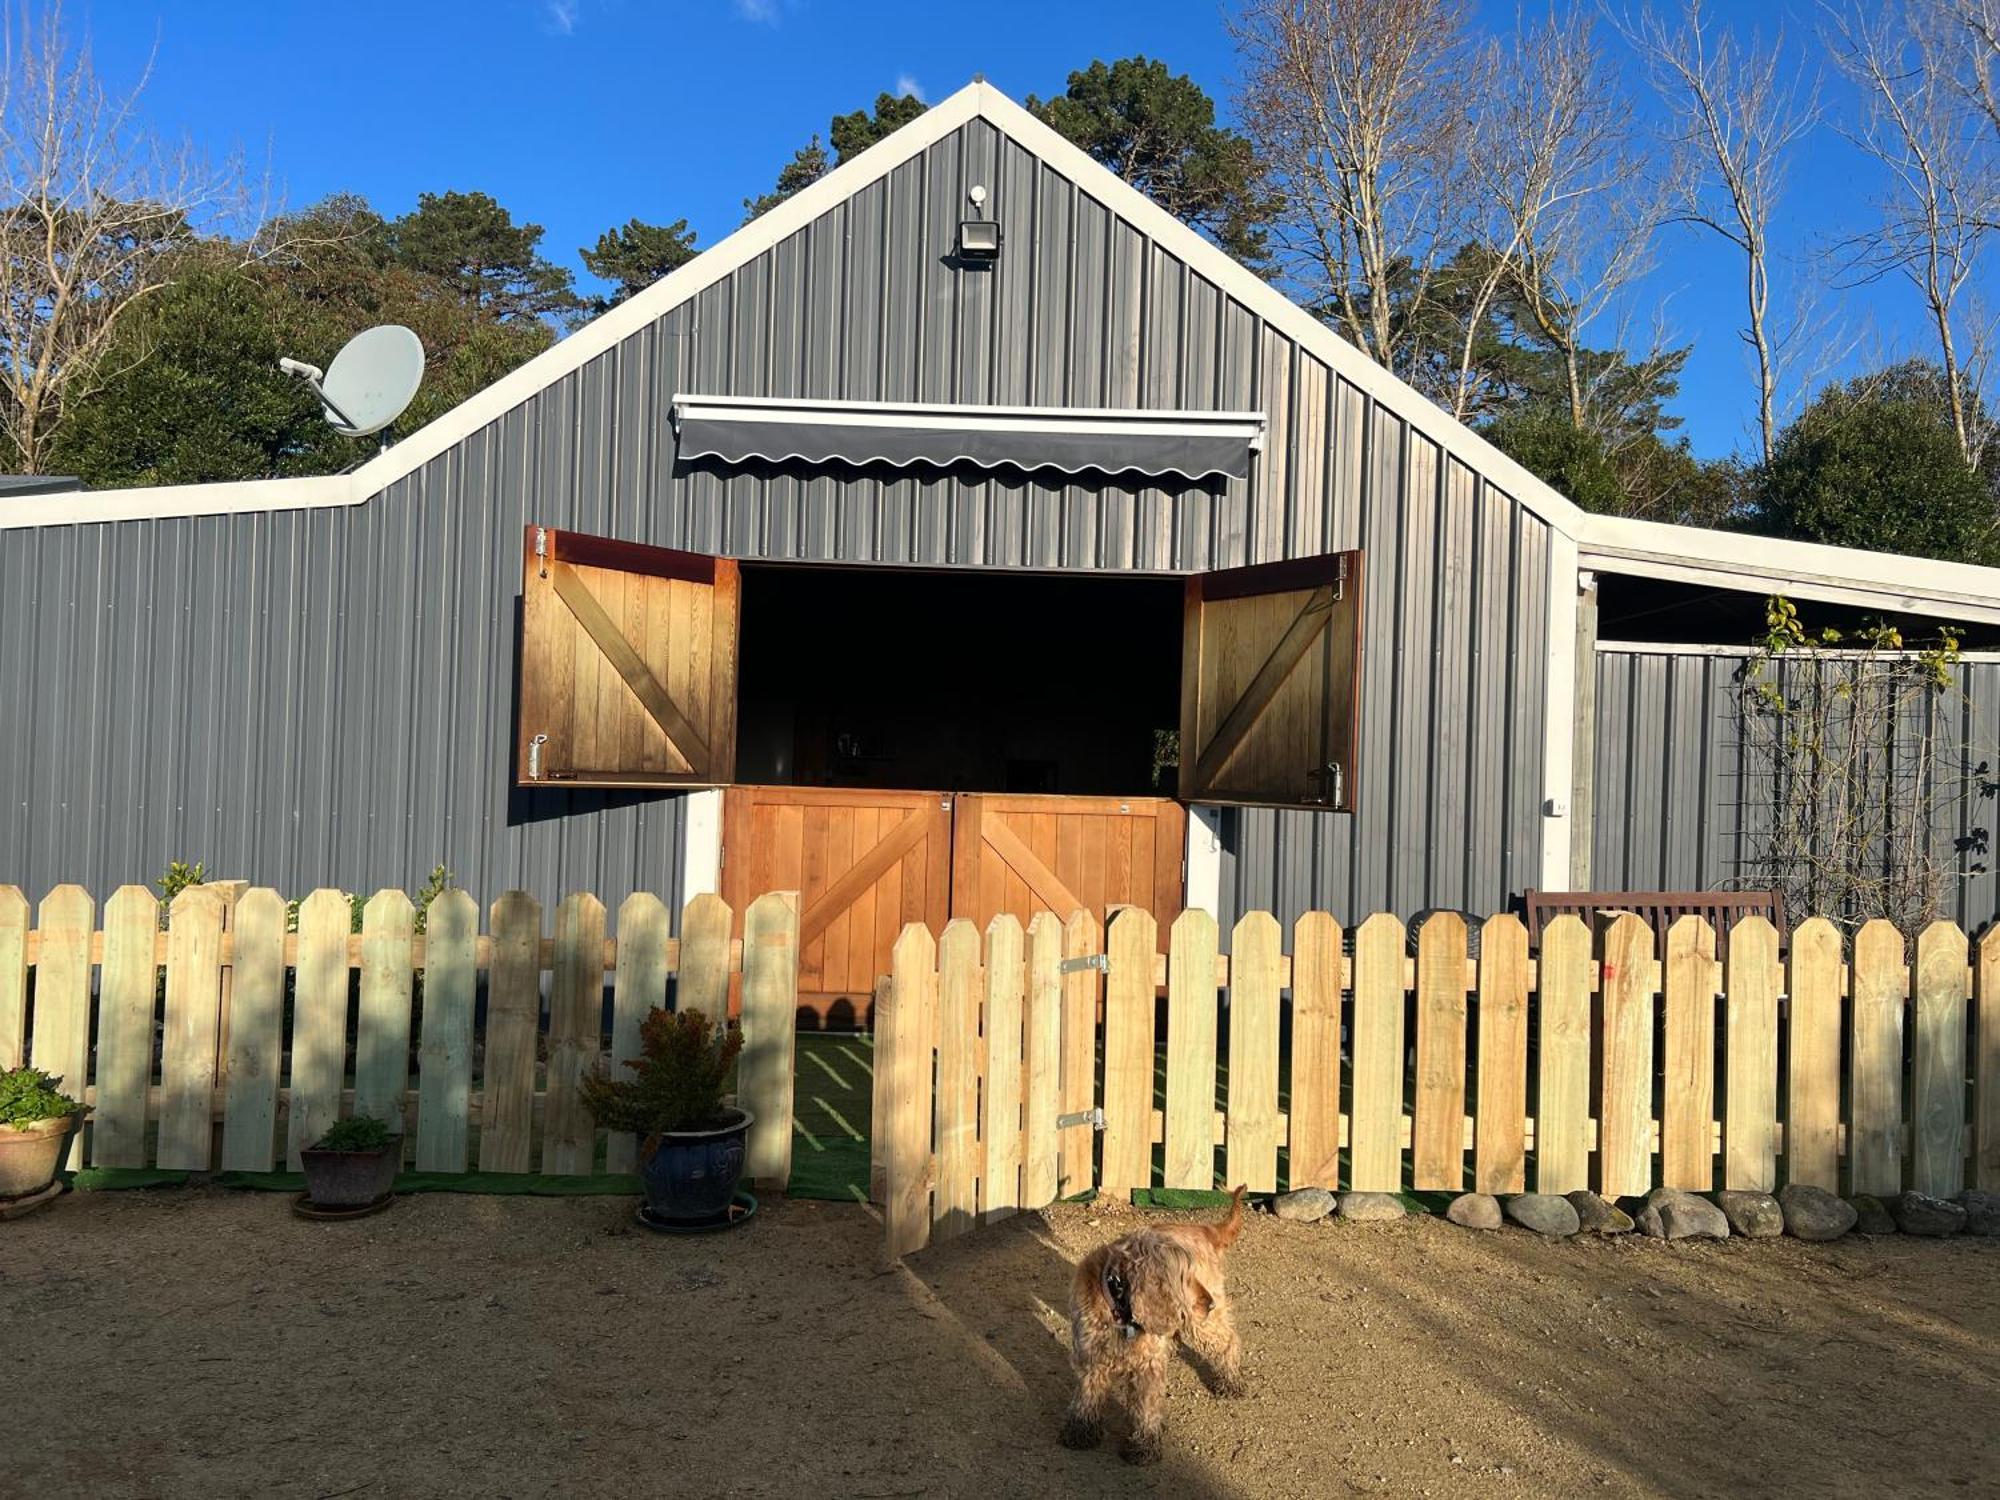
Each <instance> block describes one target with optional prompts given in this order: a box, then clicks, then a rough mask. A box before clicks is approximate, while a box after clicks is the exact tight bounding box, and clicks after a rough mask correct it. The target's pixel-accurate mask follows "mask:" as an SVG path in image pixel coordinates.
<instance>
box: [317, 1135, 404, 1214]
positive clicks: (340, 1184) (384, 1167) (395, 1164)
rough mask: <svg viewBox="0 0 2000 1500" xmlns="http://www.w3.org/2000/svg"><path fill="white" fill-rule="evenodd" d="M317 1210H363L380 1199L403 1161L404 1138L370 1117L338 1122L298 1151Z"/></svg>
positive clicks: (393, 1179) (392, 1185)
mask: <svg viewBox="0 0 2000 1500" xmlns="http://www.w3.org/2000/svg"><path fill="white" fill-rule="evenodd" d="M299 1165H300V1166H301V1167H303V1168H304V1169H305V1174H306V1196H307V1197H308V1198H309V1199H311V1200H312V1204H313V1207H315V1208H365V1207H367V1206H368V1205H369V1204H371V1203H374V1202H376V1201H377V1200H379V1199H381V1198H384V1197H386V1196H387V1195H388V1193H389V1190H390V1189H391V1188H392V1187H394V1186H395V1184H396V1173H397V1171H398V1170H399V1169H400V1168H401V1167H402V1165H403V1138H402V1136H400V1135H398V1134H397V1133H395V1132H394V1131H392V1130H390V1129H389V1127H388V1125H387V1124H385V1123H384V1122H383V1121H381V1120H378V1119H376V1118H375V1116H373V1115H356V1116H355V1117H354V1118H353V1119H351V1120H341V1121H338V1122H336V1123H335V1124H334V1126H333V1127H332V1128H331V1129H330V1130H328V1131H327V1133H326V1134H325V1135H323V1136H321V1137H320V1138H319V1139H318V1140H317V1141H315V1142H314V1143H313V1144H312V1145H310V1146H308V1147H307V1148H306V1149H305V1150H303V1151H301V1152H300V1153H299Z"/></svg>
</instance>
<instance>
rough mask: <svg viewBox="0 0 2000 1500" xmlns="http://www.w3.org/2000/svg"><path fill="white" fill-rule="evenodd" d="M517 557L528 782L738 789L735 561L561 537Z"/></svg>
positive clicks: (534, 540) (546, 533)
mask: <svg viewBox="0 0 2000 1500" xmlns="http://www.w3.org/2000/svg"><path fill="white" fill-rule="evenodd" d="M521 550H522V559H521V653H520V663H519V671H520V703H521V713H520V726H519V741H518V743H517V745H516V747H515V751H516V755H515V767H516V780H517V781H518V782H519V784H520V785H522V786H548V785H555V786H601V787H621V786H622V787H629V786H721V785H724V784H726V783H728V782H730V781H733V780H734V779H735V775H736V634H737V623H738V621H737V615H738V601H739V599H740V592H741V591H740V589H739V586H738V580H737V569H736V564H735V563H733V562H731V561H730V560H729V559H728V558H723V557H710V556H708V555H706V554H705V553H699V552H676V551H674V550H672V549H671V548H667V547H643V546H640V545H639V544H638V543H636V542H619V541H613V540H611V539H610V538H608V537H599V536H586V535H585V534H583V533H582V532H577V531H558V530H557V529H556V528H555V527H553V526H530V527H528V529H527V533H526V536H525V538H524V541H523V544H522V549H521Z"/></svg>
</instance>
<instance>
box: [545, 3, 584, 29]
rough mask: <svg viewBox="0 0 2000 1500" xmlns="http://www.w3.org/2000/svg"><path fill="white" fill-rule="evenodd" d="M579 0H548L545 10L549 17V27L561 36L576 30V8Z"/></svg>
mask: <svg viewBox="0 0 2000 1500" xmlns="http://www.w3.org/2000/svg"><path fill="white" fill-rule="evenodd" d="M577 4H578V0H546V4H544V5H543V7H542V8H543V10H544V11H545V12H546V13H547V15H548V18H549V29H550V30H551V31H553V32H556V33H557V34H558V35H561V36H568V35H570V34H571V33H572V32H574V31H575V30H576V10H577Z"/></svg>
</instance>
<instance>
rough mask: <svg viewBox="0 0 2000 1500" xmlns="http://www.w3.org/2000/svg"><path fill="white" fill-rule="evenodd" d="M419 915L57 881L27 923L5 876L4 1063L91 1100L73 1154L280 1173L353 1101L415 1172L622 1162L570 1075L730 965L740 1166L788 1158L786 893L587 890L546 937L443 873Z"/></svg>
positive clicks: (618, 1166) (586, 1168)
mask: <svg viewBox="0 0 2000 1500" xmlns="http://www.w3.org/2000/svg"><path fill="white" fill-rule="evenodd" d="M424 915H425V918H426V921H425V924H424V925H425V928H426V930H425V931H424V932H422V933H419V932H418V931H417V930H416V929H417V926H418V922H417V911H416V908H415V907H414V906H413V905H412V903H411V901H410V899H409V897H408V896H406V895H405V894H403V893H402V892H401V891H382V892H379V893H378V894H377V895H376V896H374V897H373V898H372V899H371V900H370V901H369V902H368V903H367V905H366V907H365V908H364V909H363V913H362V917H361V929H360V931H359V932H358V933H357V932H354V931H353V930H352V927H353V916H352V907H351V904H350V902H349V899H348V897H347V896H346V895H345V894H343V893H342V892H340V891H335V890H320V891H315V892H313V893H312V894H311V895H310V896H307V897H306V898H305V899H304V900H303V901H301V902H300V903H299V905H298V908H297V917H296V930H288V929H290V928H292V926H293V922H292V919H291V917H290V914H289V913H288V909H287V907H286V904H285V901H284V898H283V897H282V896H280V895H279V894H278V892H276V891H274V890H270V889H266V888H259V889H245V888H244V887H243V885H242V884H241V883H240V882H232V883H226V884H223V885H208V886H193V887H190V888H188V889H187V890H185V891H183V892H182V893H181V894H180V895H179V896H177V897H176V898H175V900H174V903H173V905H172V908H171V910H170V913H169V919H168V922H167V926H166V928H165V930H164V931H162V930H161V927H160V903H159V901H158V899H157V898H156V897H155V896H154V895H153V893H152V892H151V891H150V890H148V889H147V888H146V887H144V886H137V885H129V886H124V887H121V888H120V889H119V890H118V891H117V892H116V893H114V894H113V895H112V896H111V898H110V899H109V900H108V901H106V902H105V903H104V907H103V912H102V926H101V927H100V926H99V925H98V916H99V913H98V911H97V908H96V906H95V903H94V902H93V900H92V898H91V896H90V893H89V892H88V891H85V890H84V889H83V888H82V887H80V886H74V885H66V886H58V887H57V888H56V889H55V890H53V891H51V892H50V893H49V894H48V896H47V897H46V898H45V899H44V900H43V901H42V903H41V905H40V907H39V908H38V909H36V910H35V911H34V912H33V913H32V917H33V922H32V925H31V923H30V917H31V912H30V909H29V905H28V902H27V900H26V898H25V897H24V896H23V895H22V893H21V892H20V891H19V890H18V889H16V888H14V887H12V886H0V1067H13V1066H16V1065H18V1064H19V1063H21V1062H23V1061H27V1062H31V1063H33V1064H34V1065H35V1066H36V1067H39V1068H42V1069H43V1070H45V1071H47V1072H50V1073H55V1074H59V1075H61V1076H62V1077H63V1079H64V1080H65V1087H66V1088H67V1089H68V1090H69V1091H70V1092H71V1093H72V1094H76V1095H78V1096H79V1097H81V1098H82V1099H83V1100H84V1102H86V1103H88V1104H89V1105H90V1106H91V1110H92V1113H91V1116H90V1120H89V1124H88V1127H87V1129H86V1131H85V1132H83V1133H82V1134H80V1135H79V1136H78V1137H77V1139H76V1140H75V1141H74V1142H73V1143H72V1147H71V1150H72V1160H71V1165H73V1166H80V1165H83V1164H84V1163H85V1162H86V1161H87V1162H88V1163H89V1164H90V1165H92V1166H102V1167H149V1166H157V1167H163V1168H169V1169H176V1170H190V1171H208V1170H210V1169H212V1168H214V1167H216V1166H217V1165H220V1167H222V1168H223V1169H224V1170H234V1171H253V1172H261V1171H268V1170H270V1169H271V1168H272V1167H273V1165H274V1164H275V1163H276V1162H277V1161H278V1160H279V1159H281V1158H282V1159H283V1160H284V1161H285V1162H286V1164H287V1165H288V1166H290V1167H292V1168H294V1169H296V1168H297V1166H298V1164H299V1152H300V1151H301V1150H302V1149H304V1148H305V1147H307V1146H309V1145H311V1144H312V1143H313V1141H315V1140H316V1139H318V1137H319V1136H320V1135H321V1134H322V1133H323V1132H324V1131H325V1129H326V1127H327V1126H328V1125H330V1124H332V1123H333V1122H334V1121H335V1120H336V1119H339V1118H340V1117H342V1116H343V1115H350V1114H372V1115H377V1116H381V1117H383V1118H385V1119H388V1120H390V1121H392V1122H394V1121H401V1122H402V1123H403V1126H404V1133H405V1140H406V1142H408V1143H409V1145H408V1147H407V1149H408V1150H409V1151H410V1153H411V1157H412V1160H413V1161H414V1164H415V1166H416V1167H417V1169H418V1170H419V1171H427V1172H463V1171H467V1170H469V1169H471V1168H472V1167H473V1166H475V1165H476V1166H477V1168H478V1169H479V1170H481V1171H489V1172H529V1171H534V1170H540V1171H542V1172H545V1173H562V1174H577V1173H581V1174H590V1173H595V1172H600V1171H601V1172H630V1171H632V1170H633V1169H634V1167H635V1165H636V1163H637V1143H636V1141H635V1140H634V1139H633V1138H632V1137H631V1136H629V1135H610V1136H608V1137H606V1136H605V1135H604V1133H603V1132H600V1131H598V1130H597V1129H596V1128H595V1126H594V1124H593V1122H592V1121H591V1119H590V1116H589V1115H588V1113H587V1112H585V1110H584V1108H583V1104H582V1100H581V1098H580V1096H579V1094H578V1091H577V1084H578V1083H579V1081H580V1080H581V1079H582V1077H583V1075H584V1074H585V1073H586V1072H587V1071H588V1070H589V1069H590V1068H591V1067H593V1066H594V1065H596V1064H597V1063H598V1062H600V1061H608V1062H609V1063H610V1064H612V1065H613V1066H615V1065H617V1064H619V1063H622V1062H623V1061H625V1060H626V1059H628V1058H631V1057H635V1056H637V1055H638V1051H639V1024H640V1022H641V1021H642V1020H644V1018H645V1015H646V1012H647V1011H648V1010H649V1009H650V1008H651V1007H653V1006H655V1005H665V1004H667V1002H668V995H669V987H670V986H671V987H672V990H673V994H674V1003H675V1005H676V1007H677V1008H679V1007H693V1008H698V1009H701V1010H703V1011H705V1012H706V1013H708V1014H709V1015H711V1016H717V1017H720V1016H722V1015H725V1014H726V1013H727V1012H728V1011H729V1008H730V1004H731V990H732V985H733V984H737V983H740V993H741V1012H742V1020H743V1030H744V1046H743V1052H742V1056H741V1060H740V1062H739V1063H738V1066H737V1098H738V1101H739V1102H740V1103H741V1104H743V1105H744V1106H745V1107H746V1108H748V1109H750V1110H751V1111H752V1112H753V1113H754V1114H755V1115H756V1117H757V1120H756V1124H755V1125H754V1126H753V1128H752V1131H751V1135H750V1140H749V1143H748V1163H747V1168H746V1170H747V1171H748V1172H749V1173H750V1175H751V1176H752V1177H754V1178H756V1179H758V1180H760V1181H766V1182H770V1181H775V1182H779V1183H782V1182H783V1181H784V1180H785V1178H786V1177H787V1176H788V1175H789V1173H790V1166H791V1141H792V1128H791V1100H792V1087H791V1085H792V1040H793V1030H794V1011H795V1005H796V996H797V986H798V947H799V944H798V929H799V914H798V898H797V895H796V894H795V893H792V892H772V893H771V894H768V895H765V896H761V897H759V898H758V899H757V900H755V901H753V902H752V903H751V904H750V905H749V907H748V908H747V909H746V910H745V913H744V926H743V936H742V938H741V939H732V936H731V933H732V931H733V923H734V914H733V913H732V912H731V910H730V908H729V907H728V906H727V905H726V904H725V903H724V902H723V901H722V900H721V899H720V898H718V897H715V896H697V897H695V898H694V899H693V900H692V901H690V902H689V903H688V904H687V907H686V909H685V911H684V912H683V913H682V917H681V926H680V936H679V937H674V936H671V935H670V921H669V915H668V912H667V909H666V907H665V906H664V905H663V904H662V903H661V902H660V901H659V899H658V898H657V897H654V896H651V895H646V894H640V895H634V896H632V897H629V898H628V899H627V900H626V901H625V902H624V904H623V905H621V906H620V907H619V909H618V913H617V924H616V934H615V936H611V935H607V933H606V926H607V923H606V913H605V910H604V906H603V904H602V903H601V902H600V901H598V899H597V898H596V897H595V896H592V895H589V894H584V893H579V894H576V895H571V896H568V897H566V898H564V900H563V901H562V902H561V903H560V904H558V906H557V907H556V908H555V911H554V913H553V928H552V930H550V929H545V927H544V922H543V912H542V908H541V904H540V903H539V902H538V901H536V900H535V898H534V897H532V896H530V895H528V894H526V893H525V892H522V891H509V892H507V893H506V894H504V895H502V896H501V897H499V899H497V900H496V901H495V902H494V903H493V905H492V907H491V909H490V912H489V914H488V919H487V925H486V931H485V932H484V933H481V932H480V930H479V928H480V913H479V909H478V907H477V906H476V905H475V904H474V902H473V899H472V897H471V896H470V895H468V894H467V893H466V892H464V891H446V892H444V893H443V894H442V895H440V896H438V897H437V898H436V899H435V900H433V901H432V902H431V903H430V905H429V907H428V908H427V910H426V912H425V914H424ZM544 976H547V982H546V997H545V985H544ZM607 976H609V977H610V984H609V1005H608V1015H609V1023H610V1024H609V1033H608V1038H607V1034H606V1029H605V1019H606V1015H607V984H606V979H607ZM482 990H483V995H482ZM482 1001H483V1003H482ZM350 1040H351V1043H352V1045H351V1049H350ZM607 1041H608V1045H607ZM475 1064H477V1065H475ZM475 1127H476V1143H477V1156H476V1160H475V1157H474V1154H473V1147H474V1141H475ZM600 1140H601V1141H602V1145H603V1152H602V1155H601V1157H600V1154H599V1150H598V1148H599V1144H600ZM537 1146H539V1153H538V1152H537Z"/></svg>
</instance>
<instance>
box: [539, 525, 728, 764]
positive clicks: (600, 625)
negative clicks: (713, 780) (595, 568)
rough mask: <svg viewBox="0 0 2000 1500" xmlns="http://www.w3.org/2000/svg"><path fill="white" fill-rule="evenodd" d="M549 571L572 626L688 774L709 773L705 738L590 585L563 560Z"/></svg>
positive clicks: (710, 757)
mask: <svg viewBox="0 0 2000 1500" xmlns="http://www.w3.org/2000/svg"><path fill="white" fill-rule="evenodd" d="M549 572H550V577H551V580H552V581H553V583H554V584H555V591H556V595H557V597H558V598H560V599H561V600H562V602H563V603H564V604H565V605H567V606H568V607H569V612H570V613H571V614H572V615H574V616H576V622H577V624H579V625H581V626H582V627H583V630H584V633H585V634H586V635H588V636H589V637H590V639H591V640H592V642H594V643H595V644H596V646H597V649H598V650H599V651H600V652H602V653H603V655H604V659H605V660H606V661H608V662H609V663H610V664H611V667H612V670H614V671H615V672H617V674H618V675H619V677H620V678H622V679H623V680H624V683H625V686H626V687H628V688H630V689H631V690H632V696H633V697H635V698H637V699H638V700H639V702H640V704H641V705H642V706H643V707H644V708H645V710H646V713H647V715H648V716H649V717H650V718H651V719H652V721H653V722H654V723H655V724H657V725H658V726H659V728H660V733H661V734H663V735H665V736H666V737H667V745H668V748H669V749H670V750H672V752H673V753H674V755H675V756H677V757H678V758H679V759H680V761H681V763H682V765H684V766H685V767H686V768H687V773H688V774H690V775H695V776H703V775H709V774H712V772H711V769H710V767H711V764H712V759H713V758H712V755H711V752H710V750H709V745H708V739H707V736H705V735H704V734H702V732H701V731H700V730H698V729H697V728H695V726H694V725H693V724H692V723H691V722H689V720H688V718H687V716H686V715H685V714H684V713H682V712H681V708H680V705H679V704H677V703H675V702H674V700H673V699H672V698H671V697H670V696H668V693H667V690H666V689H665V688H664V687H662V686H660V680H659V679H658V678H657V677H655V676H654V675H653V673H652V670H651V669H650V668H649V667H647V665H646V663H645V662H644V661H643V660H641V659H640V656H639V653H638V652H637V651H636V650H634V649H633V646H632V643H631V642H630V641H628V640H626V639H625V632H624V631H622V630H621V629H619V627H618V623H617V621H615V620H613V619H612V618H611V616H610V615H609V614H608V613H606V611H605V608H604V606H603V605H602V604H600V603H599V602H598V599H597V596H596V595H595V594H593V593H592V592H591V591H590V586H589V585H588V584H586V583H585V582H584V581H583V579H582V577H581V576H580V575H579V574H578V573H577V571H576V570H575V569H574V568H572V567H571V566H570V565H569V564H568V563H566V562H556V563H553V564H551V566H550V569H549ZM585 769H596V768H595V767H586V768H585Z"/></svg>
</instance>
